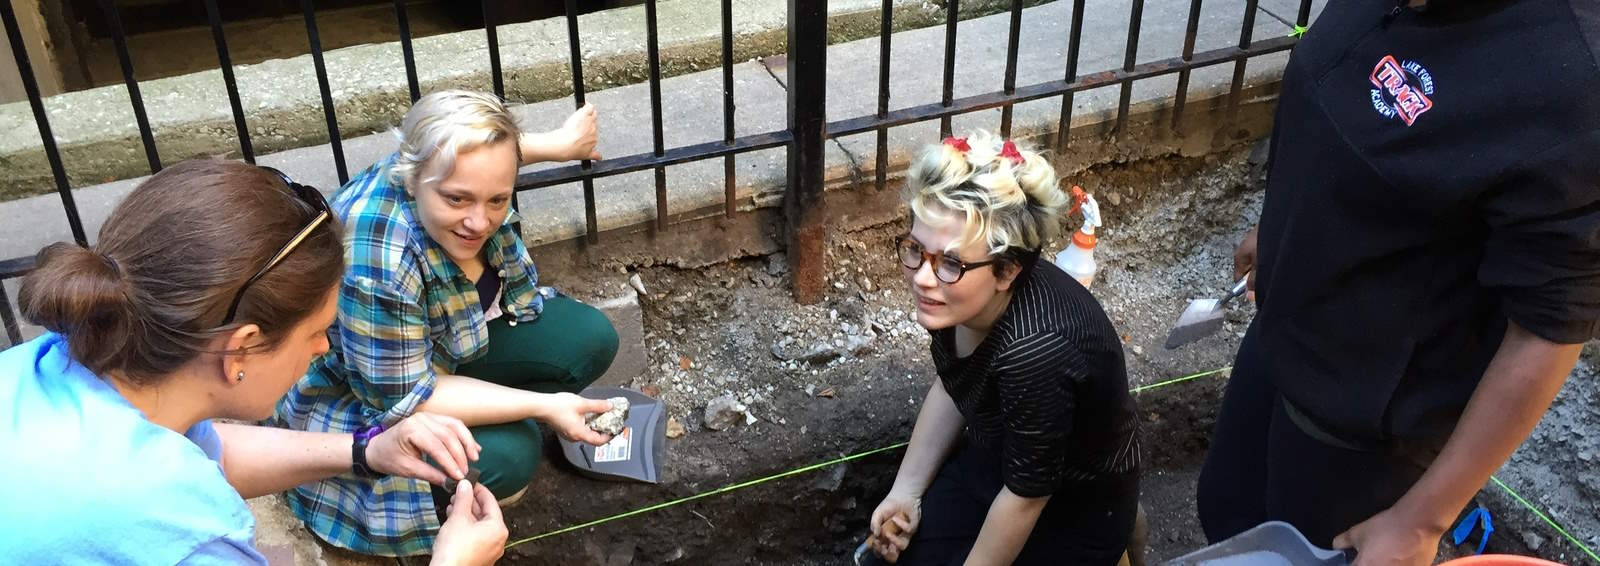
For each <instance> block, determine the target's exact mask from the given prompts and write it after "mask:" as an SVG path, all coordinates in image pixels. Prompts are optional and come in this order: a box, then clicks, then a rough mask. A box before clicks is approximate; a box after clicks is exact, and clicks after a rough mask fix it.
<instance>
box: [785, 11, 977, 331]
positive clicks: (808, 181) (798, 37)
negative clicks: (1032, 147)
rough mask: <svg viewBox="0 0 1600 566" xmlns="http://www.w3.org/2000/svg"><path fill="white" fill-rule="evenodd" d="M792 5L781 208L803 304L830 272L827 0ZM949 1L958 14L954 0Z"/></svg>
mask: <svg viewBox="0 0 1600 566" xmlns="http://www.w3.org/2000/svg"><path fill="white" fill-rule="evenodd" d="M788 4H789V5H788V14H789V30H788V32H789V37H788V39H789V44H788V53H787V55H788V72H787V74H788V81H787V83H788V85H789V90H788V101H787V104H788V126H789V133H790V134H791V135H792V136H793V140H792V141H791V142H790V143H789V171H788V183H787V186H786V187H784V195H783V212H784V218H785V220H786V222H787V224H788V232H789V233H788V240H789V241H788V244H789V246H788V256H789V272H790V273H791V274H792V276H793V278H794V279H793V285H794V288H793V291H794V298H795V301H796V302H798V303H801V304H813V303H816V302H817V301H820V300H822V291H823V288H824V283H825V281H824V274H825V273H826V271H827V265H826V259H827V258H826V257H825V254H824V250H823V242H824V240H825V239H826V234H827V232H826V228H825V226H824V224H823V219H824V216H825V214H824V211H823V194H822V181H823V178H822V174H823V167H824V159H825V157H826V154H825V153H824V152H823V144H825V143H827V139H828V122H827V94H828V85H827V80H828V70H827V69H828V2H827V0H789V2H788ZM950 6H951V8H950V10H951V12H950V13H952V14H954V13H955V2H954V1H953V0H952V2H951V3H950ZM946 68H947V69H948V67H946ZM947 84H948V83H947Z"/></svg>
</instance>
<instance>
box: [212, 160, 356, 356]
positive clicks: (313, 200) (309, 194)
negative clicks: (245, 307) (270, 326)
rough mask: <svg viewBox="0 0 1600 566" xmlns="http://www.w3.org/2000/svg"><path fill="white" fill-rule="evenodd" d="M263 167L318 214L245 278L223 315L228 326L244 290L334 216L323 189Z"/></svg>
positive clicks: (231, 321)
mask: <svg viewBox="0 0 1600 566" xmlns="http://www.w3.org/2000/svg"><path fill="white" fill-rule="evenodd" d="M261 168H262V169H265V170H267V171H268V172H271V173H272V174H273V175H277V177H278V179H279V180H281V181H283V186H284V187H285V188H287V189H289V192H290V193H293V194H294V196H295V198H298V199H300V201H301V202H304V203H306V204H308V205H310V206H311V209H312V210H314V211H316V213H317V214H316V216H313V217H312V218H311V221H310V222H307V223H306V226H305V227H304V228H301V229H300V231H299V232H297V233H296V234H295V235H294V237H293V238H290V239H289V242H288V243H286V244H284V245H283V247H282V248H279V249H278V253H276V254H273V255H272V259H271V260H269V261H267V264H266V265H264V266H262V267H261V269H260V270H259V271H256V274H255V275H251V276H250V278H249V279H246V280H244V285H241V286H239V292H237V293H234V295H233V301H232V302H230V303H228V314H227V316H224V317H223V319H222V325H221V326H227V325H229V324H232V323H233V317H234V315H237V314H238V311H239V302H240V301H242V300H244V292H245V291H247V290H249V289H250V286H251V285H253V284H255V282H256V281H260V280H261V278H262V277H263V276H265V275H266V274H267V272H268V271H272V268H274V267H277V266H278V264H279V263H283V260H284V259H285V258H287V257H289V254H291V253H294V250H295V248H297V247H300V242H304V241H305V239H306V238H307V237H309V236H311V232H312V231H313V230H316V229H317V227H318V226H321V225H322V223H324V222H327V221H328V219H329V218H332V217H333V210H332V209H330V208H328V201H327V199H324V198H322V192H321V191H318V190H317V189H315V188H313V187H308V186H306V185H302V184H300V183H296V182H294V181H293V180H290V179H289V176H288V175H285V174H284V173H283V172H282V171H279V170H277V169H273V168H271V167H261Z"/></svg>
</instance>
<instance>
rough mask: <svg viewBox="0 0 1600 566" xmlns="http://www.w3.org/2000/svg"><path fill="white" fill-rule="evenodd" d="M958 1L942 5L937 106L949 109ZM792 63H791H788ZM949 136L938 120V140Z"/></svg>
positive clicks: (952, 98) (945, 119) (947, 127)
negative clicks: (940, 86) (941, 61)
mask: <svg viewBox="0 0 1600 566" xmlns="http://www.w3.org/2000/svg"><path fill="white" fill-rule="evenodd" d="M960 5H962V3H960V0H949V2H947V3H946V5H944V10H946V14H944V91H942V96H941V98H939V104H944V106H946V107H949V106H950V102H952V101H955V22H957V16H960V14H958V13H960V10H962V6H960ZM790 62H792V61H790ZM949 134H950V117H942V118H939V138H946V136H949Z"/></svg>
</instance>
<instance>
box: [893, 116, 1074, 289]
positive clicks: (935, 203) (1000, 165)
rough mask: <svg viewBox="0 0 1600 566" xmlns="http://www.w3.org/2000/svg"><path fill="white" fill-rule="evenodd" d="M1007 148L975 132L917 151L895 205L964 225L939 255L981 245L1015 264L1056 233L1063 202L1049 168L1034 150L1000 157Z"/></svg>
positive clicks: (930, 219)
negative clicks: (898, 202) (950, 219)
mask: <svg viewBox="0 0 1600 566" xmlns="http://www.w3.org/2000/svg"><path fill="white" fill-rule="evenodd" d="M1008 143H1011V142H1008V141H1006V140H1002V139H1000V137H999V136H996V135H994V134H991V133H989V132H985V131H982V130H979V131H977V132H974V133H973V134H972V135H971V136H968V137H967V138H965V139H962V138H951V139H947V140H945V143H941V144H938V145H930V146H928V147H926V148H923V150H922V152H921V153H920V154H918V156H917V159H916V160H915V161H914V162H912V164H911V168H910V170H909V171H908V172H907V178H906V188H905V191H904V192H903V193H902V194H901V199H902V200H904V201H905V202H906V203H907V204H909V205H910V206H911V213H912V214H913V215H914V216H915V217H916V219H917V220H920V221H922V222H923V223H928V224H937V223H940V222H942V221H944V219H945V218H948V217H954V218H955V219H958V220H961V221H963V222H964V227H963V229H962V232H961V237H960V238H959V239H957V240H956V241H954V242H951V244H950V246H949V248H948V249H946V250H945V251H951V250H956V249H960V248H962V247H965V246H967V245H969V244H971V243H973V242H979V241H981V242H984V243H985V245H986V247H987V248H988V250H989V253H990V254H991V255H994V256H1004V257H1006V258H1008V259H1011V260H1013V261H1019V260H1021V259H1023V258H1024V256H1027V255H1030V254H1029V252H1031V255H1032V256H1033V257H1037V254H1038V251H1039V250H1040V249H1041V248H1043V247H1044V244H1045V243H1046V242H1048V241H1050V240H1051V239H1052V238H1054V237H1055V236H1056V235H1057V234H1058V233H1060V230H1061V213H1062V210H1063V208H1064V207H1066V205H1067V202H1068V199H1067V195H1066V193H1063V192H1062V191H1061V188H1060V187H1059V186H1058V184H1057V180H1056V170H1055V168H1054V167H1051V166H1050V162H1049V161H1047V160H1045V158H1044V157H1043V156H1041V155H1039V153H1038V152H1035V151H1030V150H1026V149H1023V148H1021V147H1016V146H1015V144H1012V145H1013V147H1015V150H1016V153H1015V154H1012V155H1011V156H1008V155H1005V154H1004V153H1005V147H1006V145H1007V144H1008ZM1015 156H1020V158H1021V161H1020V162H1018V161H1016V159H1017V158H1016V157H1015ZM968 259H969V260H970V259H972V258H968Z"/></svg>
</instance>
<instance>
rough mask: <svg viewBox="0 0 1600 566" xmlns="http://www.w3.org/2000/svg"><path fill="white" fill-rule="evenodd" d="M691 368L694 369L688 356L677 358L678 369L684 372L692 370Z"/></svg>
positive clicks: (692, 362) (692, 361)
mask: <svg viewBox="0 0 1600 566" xmlns="http://www.w3.org/2000/svg"><path fill="white" fill-rule="evenodd" d="M692 367H694V360H690V359H689V356H678V368H679V369H682V370H684V371H689V368H692Z"/></svg>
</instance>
